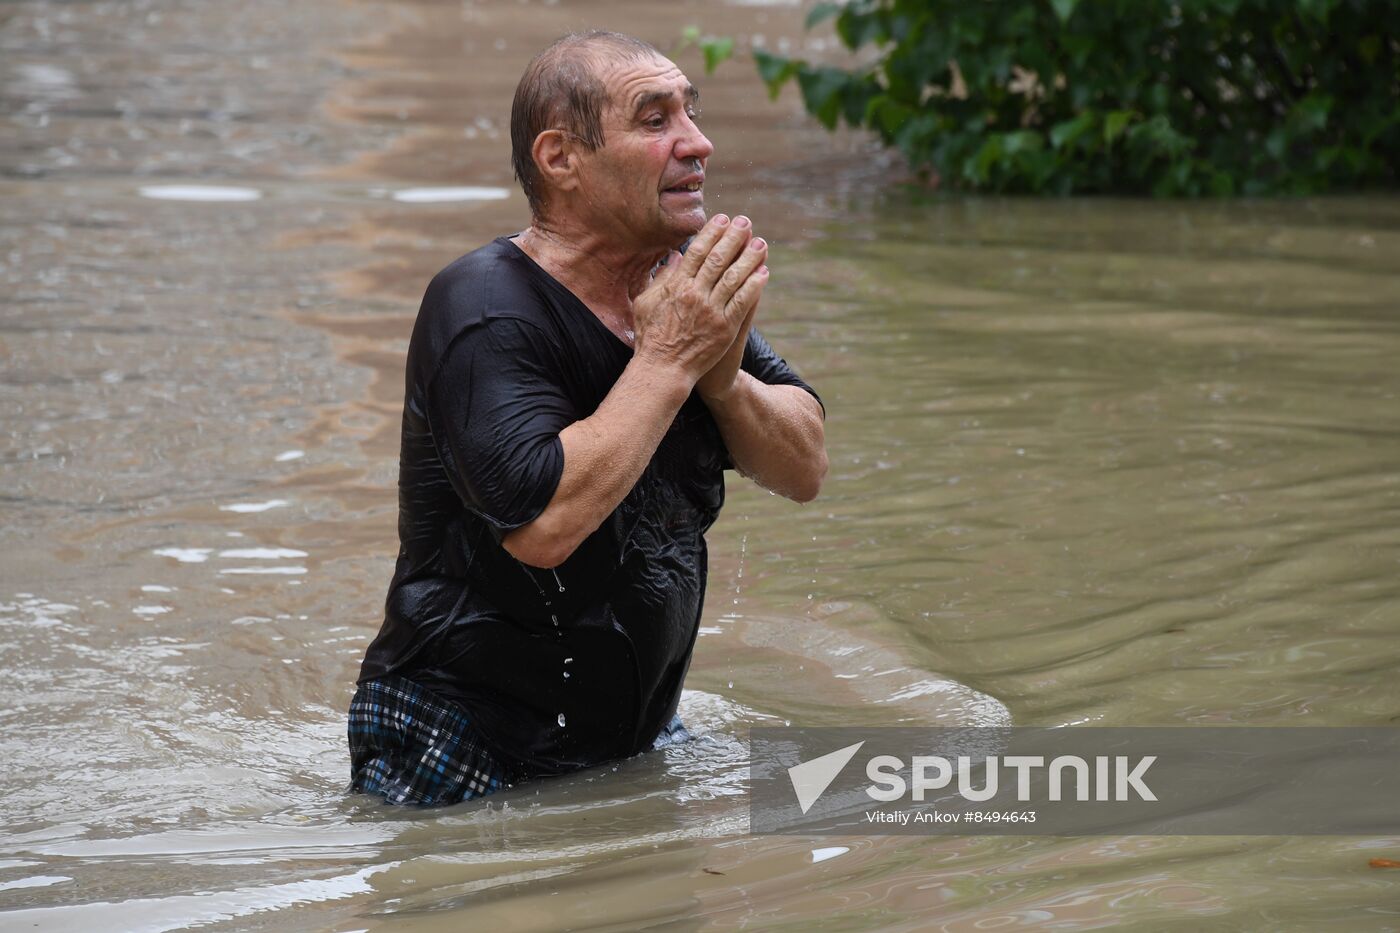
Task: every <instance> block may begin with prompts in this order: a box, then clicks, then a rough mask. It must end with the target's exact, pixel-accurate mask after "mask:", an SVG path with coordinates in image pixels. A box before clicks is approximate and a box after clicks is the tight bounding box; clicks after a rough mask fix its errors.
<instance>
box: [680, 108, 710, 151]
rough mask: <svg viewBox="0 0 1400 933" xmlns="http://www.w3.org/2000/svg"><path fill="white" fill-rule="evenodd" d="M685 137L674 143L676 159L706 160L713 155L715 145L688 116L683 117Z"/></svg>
mask: <svg viewBox="0 0 1400 933" xmlns="http://www.w3.org/2000/svg"><path fill="white" fill-rule="evenodd" d="M685 129H686V132H685V136H684V138H682V139H681V140H680V141H679V142H678V143H676V158H678V159H700V160H702V161H703V160H705V159H708V158H709V157H710V156H711V155H713V154H714V151H715V144H714V143H712V142H710V140H709V138H708V137H707V136H706V135H705V134H704V133H702V132H700V127H699V126H697V125H696V124H695V121H694V120H692V119H691V118H690V117H689V116H686V117H685Z"/></svg>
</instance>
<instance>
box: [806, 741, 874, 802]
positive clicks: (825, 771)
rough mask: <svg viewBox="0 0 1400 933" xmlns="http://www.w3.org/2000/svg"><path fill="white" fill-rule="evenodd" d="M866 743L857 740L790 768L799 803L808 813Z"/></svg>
mask: <svg viewBox="0 0 1400 933" xmlns="http://www.w3.org/2000/svg"><path fill="white" fill-rule="evenodd" d="M864 744H865V743H864V742H863V741H862V742H857V743H856V744H854V745H847V746H846V747H845V748H840V749H837V750H836V751H834V752H831V753H830V754H827V755H823V756H821V757H820V758H813V759H812V760H811V761H804V762H802V763H801V764H799V765H793V766H792V767H791V768H788V777H789V778H790V779H791V780H792V789H793V792H794V793H796V794H797V805H798V806H799V807H801V808H802V812H803V813H806V812H807V811H808V810H810V809H812V804H814V803H816V802H817V798H818V797H820V796H821V795H822V794H823V793H825V792H826V789H827V788H828V787H830V786H831V782H832V781H834V780H836V775H838V774H840V773H841V769H842V768H844V767H846V762H848V761H850V760H851V759H852V758H853V757H855V754H856V752H858V751H860V747H861V746H862V745H864Z"/></svg>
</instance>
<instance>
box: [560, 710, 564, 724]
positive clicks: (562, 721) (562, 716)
mask: <svg viewBox="0 0 1400 933" xmlns="http://www.w3.org/2000/svg"><path fill="white" fill-rule="evenodd" d="M559 725H561V726H562V725H564V714H563V713H560V714H559Z"/></svg>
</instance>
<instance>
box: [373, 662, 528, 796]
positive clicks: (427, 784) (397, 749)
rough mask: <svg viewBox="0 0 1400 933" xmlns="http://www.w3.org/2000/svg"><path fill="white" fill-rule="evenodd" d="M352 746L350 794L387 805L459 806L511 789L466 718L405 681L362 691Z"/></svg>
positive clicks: (379, 683) (389, 681) (454, 707)
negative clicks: (377, 798)
mask: <svg viewBox="0 0 1400 933" xmlns="http://www.w3.org/2000/svg"><path fill="white" fill-rule="evenodd" d="M349 738H350V774H351V778H350V780H351V789H352V790H357V791H361V792H363V793H366V794H376V795H378V796H380V797H383V798H384V799H385V800H386V801H388V802H389V803H394V804H417V805H419V806H438V805H442V804H449V803H460V802H461V801H463V800H472V799H474V798H476V797H485V796H486V795H487V794H490V793H493V792H495V791H498V790H500V789H501V788H502V787H507V786H509V785H510V783H511V781H510V775H509V774H508V773H507V771H506V769H505V768H504V767H503V766H502V765H501V764H500V763H499V762H497V761H496V760H495V759H494V758H492V757H491V754H490V752H488V751H487V750H486V747H485V745H484V744H483V742H482V740H481V738H480V737H479V736H478V735H477V734H476V730H475V729H473V728H471V723H470V721H469V720H468V718H467V714H466V711H465V710H463V709H462V708H461V707H459V706H457V705H456V704H454V703H450V702H448V701H446V700H443V699H441V698H439V697H437V696H434V695H433V694H431V693H429V692H428V691H427V690H424V689H423V688H422V687H420V686H418V685H417V684H415V683H413V682H412V681H410V680H405V679H404V678H402V677H385V678H382V679H380V680H371V681H367V682H365V683H363V684H361V685H360V687H359V689H357V690H356V691H355V698H354V699H353V700H351V701H350V724H349Z"/></svg>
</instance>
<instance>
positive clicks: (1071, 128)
mask: <svg viewBox="0 0 1400 933" xmlns="http://www.w3.org/2000/svg"><path fill="white" fill-rule="evenodd" d="M1098 119H1099V117H1098V114H1096V113H1094V111H1092V110H1086V111H1084V112H1083V113H1081V114H1080V115H1079V116H1077V117H1075V118H1074V119H1072V120H1065V121H1064V122H1062V123H1056V124H1055V125H1054V126H1052V127H1051V128H1050V145H1052V146H1054V147H1055V148H1056V149H1063V148H1064V147H1065V146H1072V145H1073V144H1074V143H1075V141H1076V140H1078V139H1079V137H1081V136H1083V135H1084V134H1085V133H1087V132H1089V131H1090V130H1091V129H1093V128H1094V124H1095V123H1097V122H1098Z"/></svg>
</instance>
